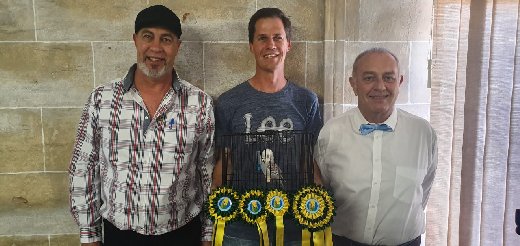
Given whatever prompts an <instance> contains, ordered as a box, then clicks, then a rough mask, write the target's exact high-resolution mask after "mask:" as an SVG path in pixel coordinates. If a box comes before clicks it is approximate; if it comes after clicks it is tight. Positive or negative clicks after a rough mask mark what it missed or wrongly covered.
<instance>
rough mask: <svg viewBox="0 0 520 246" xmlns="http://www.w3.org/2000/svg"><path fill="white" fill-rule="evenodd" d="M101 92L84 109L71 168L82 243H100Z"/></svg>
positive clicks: (74, 212) (72, 206)
mask: <svg viewBox="0 0 520 246" xmlns="http://www.w3.org/2000/svg"><path fill="white" fill-rule="evenodd" d="M100 95H101V94H100V91H99V90H95V91H94V92H92V94H91V95H90V98H89V100H88V102H87V104H86V105H85V108H84V109H83V112H82V114H81V119H80V122H79V126H78V131H77V135H76V141H75V143H74V149H73V154H72V159H71V162H70V166H69V192H70V197H69V199H70V211H71V213H72V216H73V217H74V220H75V221H76V223H77V224H78V226H79V229H80V241H81V243H89V242H97V241H101V235H102V232H101V217H100V213H99V208H100V192H101V188H100V174H99V163H98V161H99V146H100V139H99V136H100V134H99V132H98V115H99V102H100V99H101V98H100V97H101V96H100Z"/></svg>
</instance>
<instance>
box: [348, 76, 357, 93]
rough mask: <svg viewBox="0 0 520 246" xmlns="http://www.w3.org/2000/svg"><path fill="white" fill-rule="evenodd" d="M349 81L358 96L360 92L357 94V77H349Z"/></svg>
mask: <svg viewBox="0 0 520 246" xmlns="http://www.w3.org/2000/svg"><path fill="white" fill-rule="evenodd" d="M348 82H349V83H350V86H352V91H354V95H356V96H357V95H358V94H357V84H356V79H355V78H354V77H349V78H348Z"/></svg>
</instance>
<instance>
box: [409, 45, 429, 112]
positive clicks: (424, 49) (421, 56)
mask: <svg viewBox="0 0 520 246" xmlns="http://www.w3.org/2000/svg"><path fill="white" fill-rule="evenodd" d="M430 54H431V45H430V43H429V42H412V49H411V54H410V79H409V84H410V103H428V104H429V103H430V101H431V93H430V91H431V89H430V88H428V80H429V79H430V78H429V76H428V74H429V72H428V71H429V70H428V69H429V66H428V63H429V60H430V59H431V57H430Z"/></svg>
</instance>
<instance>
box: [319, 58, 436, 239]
mask: <svg viewBox="0 0 520 246" xmlns="http://www.w3.org/2000/svg"><path fill="white" fill-rule="evenodd" d="M349 81H350V85H351V86H352V88H353V90H354V93H355V94H356V96H357V97H358V106H357V107H356V108H354V109H351V110H349V111H347V112H345V113H344V114H342V115H340V116H339V117H336V118H334V119H331V120H330V121H328V122H327V123H326V124H325V126H324V127H323V128H322V130H321V132H320V135H319V137H318V142H317V144H316V150H315V154H316V162H317V164H318V166H319V168H320V170H321V175H322V182H323V184H324V185H325V186H326V187H329V188H330V189H331V190H332V192H333V194H334V197H335V199H336V206H337V211H336V216H335V217H334V222H333V224H332V232H333V234H334V242H335V244H336V245H420V244H421V234H423V233H424V231H425V208H426V203H427V201H428V196H429V194H430V189H431V186H432V182H433V179H434V176H435V169H436V167H437V146H436V143H437V137H436V134H435V132H434V130H433V128H432V127H431V126H430V124H429V123H428V122H427V121H426V120H424V119H422V118H419V117H417V116H414V115H412V114H410V113H408V112H406V111H403V110H400V109H396V108H395V101H396V99H397V96H398V95H399V86H400V85H401V84H402V82H403V76H402V75H400V72H399V60H398V59H397V57H396V56H395V55H394V54H393V53H391V52H390V51H389V50H386V49H383V48H372V49H369V50H366V51H364V52H363V53H361V54H360V55H359V56H358V57H357V58H356V60H355V62H354V65H353V69H352V77H350V78H349Z"/></svg>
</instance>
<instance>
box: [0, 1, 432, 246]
mask: <svg viewBox="0 0 520 246" xmlns="http://www.w3.org/2000/svg"><path fill="white" fill-rule="evenodd" d="M425 2H430V1H421V0H399V1H383V0H284V1H281V0H278V1H276V0H218V1H215V0H171V1H158V0H157V1H154V0H148V1H146V0H140V1H124V0H114V1H100V0H84V1H70V0H18V1H1V2H0V57H1V59H0V160H1V161H0V187H1V191H0V246H1V245H46V246H47V245H78V244H79V243H78V231H77V227H76V225H75V223H74V222H73V220H72V218H71V216H70V214H69V211H68V178H67V172H66V170H67V167H68V161H69V159H70V154H71V151H72V143H73V140H74V137H75V131H76V125H77V123H78V120H79V115H80V112H81V108H82V107H83V105H84V103H85V102H86V99H87V97H88V95H89V93H90V91H91V90H92V89H93V88H94V86H96V85H99V84H102V83H105V82H108V81H110V80H112V79H115V78H119V77H122V76H124V74H125V72H126V71H127V69H128V68H129V67H130V66H131V65H132V64H133V63H134V62H135V57H136V55H135V48H134V46H133V42H132V33H133V27H134V20H135V16H136V14H137V13H138V12H139V11H140V10H141V9H143V8H145V7H146V6H149V5H153V4H159V3H160V4H164V5H166V6H168V7H170V8H172V9H173V10H174V11H175V12H176V13H177V15H179V17H180V18H181V21H182V24H183V33H184V34H183V35H182V40H183V43H182V45H181V51H180V53H179V55H178V57H177V60H176V67H177V70H178V71H179V74H180V76H181V77H182V78H184V79H186V80H188V81H190V82H192V83H193V84H195V85H197V86H199V87H200V88H203V89H204V90H206V91H207V92H208V93H209V94H211V95H212V96H214V97H218V95H220V93H222V92H223V91H225V90H227V89H229V88H231V87H233V86H234V85H237V84H238V83H240V82H242V81H244V80H246V79H248V78H249V77H251V76H252V75H253V74H254V69H255V66H254V58H253V56H252V55H251V53H250V52H249V47H248V41H247V22H248V20H249V17H250V16H251V15H252V14H253V13H254V12H255V11H256V10H257V9H258V8H262V7H273V6H274V7H279V8H281V9H282V10H284V11H285V12H286V13H287V14H288V15H289V16H290V17H291V20H292V22H293V26H294V32H293V33H294V35H293V40H292V41H293V48H292V49H291V51H290V52H289V55H288V58H287V62H286V74H287V76H288V78H289V79H291V80H294V81H295V82H296V83H298V84H300V85H302V86H305V87H307V88H310V89H311V90H313V91H315V92H316V93H318V96H319V97H320V102H322V103H323V105H324V112H325V118H326V119H329V118H330V117H332V116H333V115H334V114H335V113H339V112H340V111H342V110H343V109H344V108H348V107H351V106H353V103H355V101H356V100H355V98H354V97H353V94H352V92H351V90H350V88H349V86H348V76H349V75H350V70H351V63H352V60H353V59H354V57H355V55H357V53H359V52H360V51H361V50H363V49H365V48H368V47H370V46H373V45H383V46H385V47H388V48H391V49H392V50H394V51H396V53H397V55H398V56H399V57H400V58H401V64H402V67H403V68H404V71H405V74H404V75H405V84H404V85H403V86H404V87H403V88H402V90H401V96H400V98H399V101H398V103H399V104H400V107H403V108H406V109H409V110H410V111H412V112H416V113H417V114H419V115H422V116H423V117H425V118H427V117H428V115H429V101H430V98H429V90H428V89H427V88H426V83H427V78H428V76H427V75H428V71H427V59H428V54H429V49H430V43H429V40H430V38H431V34H430V30H431V10H432V6H431V2H430V3H425ZM335 109H336V110H335Z"/></svg>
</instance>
